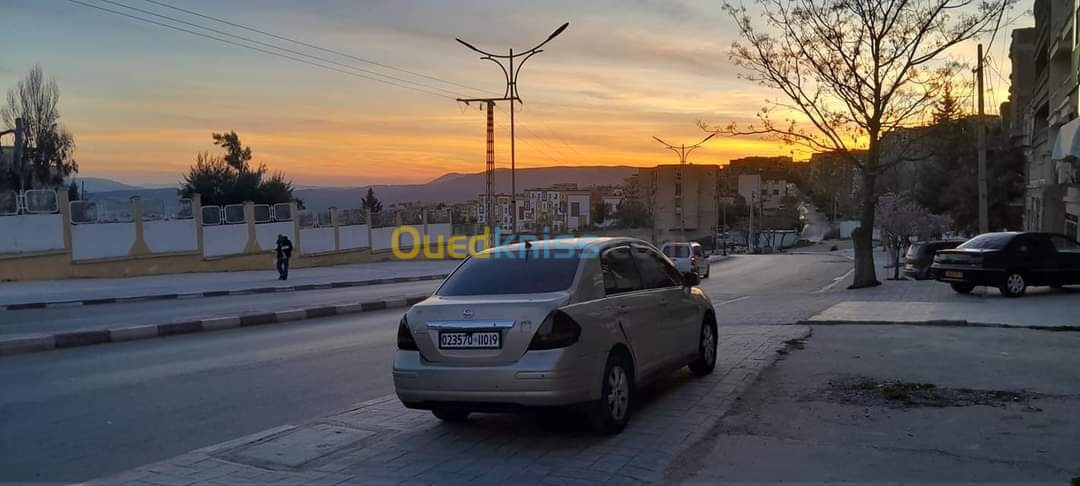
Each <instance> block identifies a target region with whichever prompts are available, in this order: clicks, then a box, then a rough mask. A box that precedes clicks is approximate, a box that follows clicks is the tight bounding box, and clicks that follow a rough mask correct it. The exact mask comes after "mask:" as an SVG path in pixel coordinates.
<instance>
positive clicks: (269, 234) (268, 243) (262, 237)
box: [255, 221, 296, 251]
mask: <svg viewBox="0 0 1080 486" xmlns="http://www.w3.org/2000/svg"><path fill="white" fill-rule="evenodd" d="M278 235H285V236H287V237H289V239H290V240H291V239H293V238H294V235H293V223H292V222H291V221H283V222H280V223H258V224H256V225H255V241H257V242H258V243H259V248H260V249H262V251H273V250H274V249H275V248H277V237H278ZM293 245H294V246H295V245H296V242H295V241H294V242H293Z"/></svg>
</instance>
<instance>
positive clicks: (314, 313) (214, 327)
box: [0, 295, 428, 356]
mask: <svg viewBox="0 0 1080 486" xmlns="http://www.w3.org/2000/svg"><path fill="white" fill-rule="evenodd" d="M427 297H428V296H427V295H417V296H413V297H405V298H398V299H390V300H378V301H371V302H360V303H357V304H346V305H331V306H319V307H307V308H301V309H289V310H284V311H277V312H266V313H258V314H245V315H239V316H228V317H213V318H207V319H200V320H194V321H182V322H168V323H164V324H148V325H142V326H118V327H113V328H106V329H81V330H78V331H65V332H58V333H53V334H41V335H31V336H18V337H10V338H4V337H0V356H5V355H13V354H25V353H35V352H38V351H49V350H53V349H63V348H74V347H80V346H92V345H95V344H105V343H117V342H124V341H134V340H138V339H149V338H156V337H165V336H176V335H181V334H192V333H197V332H210V331H222V330H226V329H234V328H238V327H247V326H262V325H266V324H277V323H284V322H293V321H300V320H305V319H318V318H320V317H332V316H340V315H346V314H357V313H361V312H372V311H378V310H384V309H395V308H402V307H410V306H412V305H413V304H415V303H417V302H420V301H422V300H424V299H426V298H427Z"/></svg>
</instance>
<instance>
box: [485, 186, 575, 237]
mask: <svg viewBox="0 0 1080 486" xmlns="http://www.w3.org/2000/svg"><path fill="white" fill-rule="evenodd" d="M486 201H487V196H486V195H484V194H480V196H479V198H478V201H477V214H478V219H479V222H480V224H485V225H487V224H490V225H492V226H499V227H501V228H509V227H510V225H511V224H512V223H511V216H512V214H513V213H512V210H511V204H512V201H511V197H510V195H509V194H498V195H496V198H495V215H494V218H493V219H492V220H491V223H489V222H488V218H487V215H486V214H485V211H486V204H485V203H486ZM589 201H590V192H589V191H585V190H580V189H578V188H577V184H555V185H554V186H552V187H547V188H536V189H529V190H526V191H525V193H524V194H519V195H518V197H517V213H518V214H517V232H518V233H522V232H536V233H539V232H542V231H544V228H548V230H549V231H551V232H554V233H560V232H564V231H577V230H580V229H583V228H585V227H587V226H589V224H590V222H591V218H590V214H589V210H590V206H589Z"/></svg>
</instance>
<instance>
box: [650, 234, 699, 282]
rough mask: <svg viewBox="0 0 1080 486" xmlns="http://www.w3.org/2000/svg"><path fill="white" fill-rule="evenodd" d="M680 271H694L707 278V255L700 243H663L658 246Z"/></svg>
mask: <svg viewBox="0 0 1080 486" xmlns="http://www.w3.org/2000/svg"><path fill="white" fill-rule="evenodd" d="M660 251H662V252H664V255H667V257H668V258H670V259H671V261H672V262H673V263H674V264H675V268H678V269H679V271H680V272H682V273H694V274H696V275H698V276H699V277H701V278H709V270H710V265H709V257H708V256H706V255H705V250H704V249H703V248H702V247H701V244H700V243H695V242H690V243H664V244H663V245H661V246H660Z"/></svg>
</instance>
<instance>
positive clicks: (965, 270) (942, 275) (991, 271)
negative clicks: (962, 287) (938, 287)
mask: <svg viewBox="0 0 1080 486" xmlns="http://www.w3.org/2000/svg"><path fill="white" fill-rule="evenodd" d="M930 273H931V275H932V276H933V278H934V280H938V281H941V282H948V283H970V284H974V285H988V286H992V287H997V286H1000V285H1001V284H1002V283H1004V282H1005V271H1004V270H1001V269H996V268H975V267H970V266H963V265H938V264H935V265H934V266H932V267H930Z"/></svg>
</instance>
